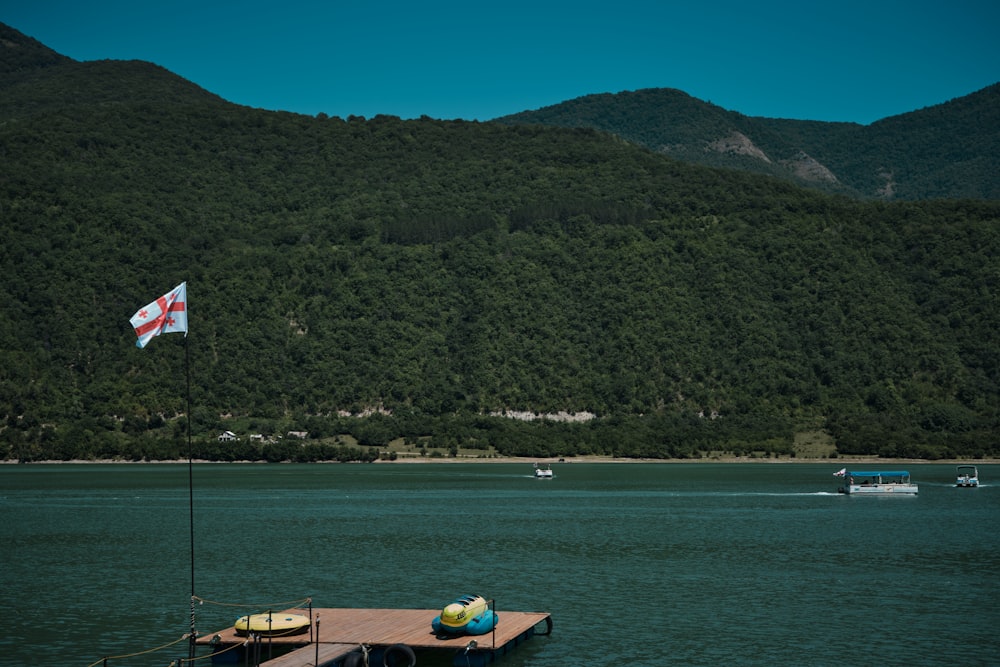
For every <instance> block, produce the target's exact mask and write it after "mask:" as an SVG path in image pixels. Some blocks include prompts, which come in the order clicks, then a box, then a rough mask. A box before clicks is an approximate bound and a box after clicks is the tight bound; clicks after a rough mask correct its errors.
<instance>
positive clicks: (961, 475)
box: [955, 465, 979, 488]
mask: <svg viewBox="0 0 1000 667" xmlns="http://www.w3.org/2000/svg"><path fill="white" fill-rule="evenodd" d="M957 473H958V478H957V479H956V480H955V486H960V487H964V488H975V487H977V486H979V470H978V469H977V468H976V466H970V465H962V466H958V468H957Z"/></svg>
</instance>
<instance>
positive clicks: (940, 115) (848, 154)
mask: <svg viewBox="0 0 1000 667" xmlns="http://www.w3.org/2000/svg"><path fill="white" fill-rule="evenodd" d="M497 122H502V123H506V124H512V125H514V124H517V125H520V124H542V125H549V126H557V127H590V128H595V129H599V130H603V131H605V132H611V133H614V134H617V135H618V136H621V137H623V138H624V139H627V140H628V141H631V142H634V143H636V144H639V145H641V146H645V147H647V148H649V149H651V150H653V151H656V152H659V153H663V154H665V155H669V156H671V157H674V158H676V159H678V160H683V161H685V162H692V163H695V164H705V165H709V166H718V167H726V168H731V169H740V170H745V171H752V172H756V173H764V174H770V175H772V176H776V177H778V178H782V179H785V180H789V181H792V182H794V183H798V184H800V185H805V186H808V187H811V188H817V189H820V190H824V191H827V192H833V193H841V194H846V195H849V196H852V197H858V198H864V199H880V200H885V201H889V200H898V199H907V200H923V199H938V198H948V199H956V198H981V199H994V200H995V199H1000V177H998V174H1000V83H998V84H994V85H992V86H990V87H988V88H984V89H983V90H980V91H978V92H976V93H973V94H971V95H967V96H965V97H962V98H959V99H955V100H951V101H949V102H945V103H943V104H940V105H937V106H933V107H929V108H926V109H920V110H918V111H913V112H910V113H906V114H902V115H899V116H893V117H891V118H885V119H883V120H880V121H878V122H875V123H872V124H871V125H859V124H856V123H827V122H819V121H800V120H787V119H779V118H756V117H748V116H744V115H742V114H740V113H737V112H735V111H727V110H725V109H722V108H721V107H717V106H715V105H713V104H711V103H708V102H702V101H701V100H698V99H695V98H693V97H691V96H689V95H687V94H685V93H683V92H681V91H679V90H671V89H665V88H660V89H648V90H638V91H634V92H623V93H618V94H601V95H588V96H586V97H581V98H577V99H574V100H569V101H567V102H563V103H561V104H557V105H554V106H550V107H545V108H543V109H538V110H534V111H524V112H521V113H518V114H514V115H512V116H506V117H504V118H500V119H497Z"/></svg>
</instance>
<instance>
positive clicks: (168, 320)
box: [129, 282, 188, 348]
mask: <svg viewBox="0 0 1000 667" xmlns="http://www.w3.org/2000/svg"><path fill="white" fill-rule="evenodd" d="M129 322H130V323H131V324H132V328H133V329H135V335H136V336H138V337H139V340H137V341H136V342H135V346H136V347H138V348H143V347H146V345H147V344H148V343H149V341H151V340H153V338H155V337H156V336H159V335H160V334H161V333H174V332H175V331H183V332H184V335H185V336H187V330H188V319H187V283H186V282H183V283H181V284H180V285H178V286H177V287H175V288H173V289H172V290H170V291H169V292H167V293H166V294H164V295H163V296H161V297H160V298H159V299H157V300H156V301H154V302H152V303H149V304H146V305H145V306H143V307H142V308H140V309H139V310H137V311H136V313H135V315H133V316H132V319H130V320H129Z"/></svg>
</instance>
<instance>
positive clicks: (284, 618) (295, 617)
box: [234, 612, 311, 637]
mask: <svg viewBox="0 0 1000 667" xmlns="http://www.w3.org/2000/svg"><path fill="white" fill-rule="evenodd" d="M310 623H311V621H310V620H309V617H308V616H303V615H302V614H289V613H286V612H269V613H266V614H254V615H252V616H240V617H239V618H238V619H236V624H235V626H234V627H235V628H236V634H238V635H241V636H246V635H248V634H250V633H254V634H258V635H263V636H264V637H283V636H285V635H297V634H301V633H303V632H306V631H307V630H308V629H309V625H310Z"/></svg>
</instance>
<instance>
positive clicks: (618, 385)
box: [0, 26, 1000, 461]
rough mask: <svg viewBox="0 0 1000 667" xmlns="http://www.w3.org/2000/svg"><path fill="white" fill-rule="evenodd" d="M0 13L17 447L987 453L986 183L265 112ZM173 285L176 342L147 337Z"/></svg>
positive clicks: (2, 175) (999, 356)
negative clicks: (32, 31) (825, 187)
mask: <svg viewBox="0 0 1000 667" xmlns="http://www.w3.org/2000/svg"><path fill="white" fill-rule="evenodd" d="M0 30H2V33H0V155H2V156H3V159H2V160H0V230H2V235H3V245H2V248H0V270H2V275H3V278H2V280H0V299H2V302H3V304H4V306H3V310H4V316H3V318H0V418H2V422H0V459H8V460H21V461H33V460H44V459H88V458H90V459H106V458H120V459H127V460H153V459H172V458H183V457H185V456H187V454H188V443H187V433H188V432H189V431H188V429H189V428H190V433H191V434H192V435H193V445H194V453H195V455H196V456H197V457H199V458H208V459H215V460H242V459H263V460H270V461H280V460H371V459H373V458H376V457H384V456H387V455H388V454H387V452H389V451H392V452H396V451H397V450H403V449H409V450H413V451H433V452H435V453H441V454H442V455H449V456H451V455H456V454H459V453H461V454H462V455H469V456H494V455H524V456H578V455H584V454H607V455H616V456H626V457H649V458H699V457H705V456H711V455H713V454H714V453H720V452H725V453H735V454H744V455H752V456H796V455H800V454H801V452H802V450H801V448H800V445H801V443H802V442H804V441H808V442H815V441H819V442H823V443H827V445H828V454H827V455H830V456H844V455H878V456H883V457H922V458H928V459H936V458H942V457H948V458H955V457H985V456H998V455H1000V442H998V438H997V434H998V433H1000V411H998V409H1000V345H998V340H997V336H996V333H995V332H996V331H998V325H1000V308H998V305H1000V304H998V296H997V289H998V285H1000V228H998V220H1000V202H997V201H991V200H987V199H949V200H925V201H908V202H879V201H864V200H858V199H855V198H850V197H846V196H843V195H831V194H828V193H821V192H817V191H815V190H812V189H808V188H802V187H799V186H797V185H794V184H792V183H789V182H787V181H784V180H781V179H777V178H773V177H770V176H767V175H760V174H754V173H749V172H745V171H737V170H731V169H717V168H711V167H707V166H699V165H692V164H689V163H685V162H681V161H678V160H675V159H673V158H671V157H670V156H668V155H664V154H663V153H661V152H657V151H653V150H649V149H648V148H645V147H642V146H638V145H636V144H634V143H630V142H627V141H623V140H622V139H621V138H620V137H619V136H617V135H614V134H611V133H606V132H602V131H599V130H597V129H593V128H559V127H546V126H541V125H519V124H515V125H511V124H507V123H493V122H488V123H479V122H465V121H441V120H434V119H430V118H423V119H419V120H412V121H403V120H400V119H398V118H394V117H389V116H378V117H375V118H371V119H365V118H360V117H350V118H347V119H343V118H333V117H326V116H324V115H322V114H321V115H319V116H318V117H308V116H302V115H296V114H289V113H276V112H269V111H263V110H258V109H249V108H246V107H239V106H236V105H232V104H229V103H227V102H225V101H224V100H222V99H220V98H218V97H217V96H215V95H213V94H211V93H209V92H207V91H204V90H202V89H200V88H198V87H197V86H194V85H193V84H191V83H190V82H187V81H184V80H183V79H180V78H178V77H176V76H175V75H173V74H171V73H169V72H167V71H166V70H163V69H162V68H160V67H157V66H155V65H152V64H149V63H142V62H121V61H101V62H83V63H81V62H75V61H72V60H69V59H67V58H64V57H62V56H59V55H58V54H55V53H53V52H51V51H50V50H48V49H47V48H46V47H44V46H43V45H41V44H38V43H37V42H35V41H34V40H31V39H30V38H27V37H25V36H24V35H21V34H20V33H18V32H17V31H15V30H13V29H11V28H7V27H5V26H0ZM994 178H995V176H994ZM182 281H186V282H187V286H188V300H189V304H188V307H189V327H190V329H189V334H188V335H187V336H186V337H184V336H182V335H176V334H174V335H167V336H163V337H160V338H157V339H154V341H153V342H152V343H151V344H150V345H149V347H147V348H146V349H138V348H136V347H135V335H134V333H133V332H132V330H131V327H130V326H129V323H128V320H129V318H130V317H131V315H132V314H133V313H134V312H135V311H136V310H137V309H138V308H139V307H140V306H143V305H144V304H146V303H148V302H149V301H151V300H153V299H154V298H156V297H158V296H160V295H161V294H164V293H165V292H167V291H168V290H170V289H171V288H173V287H174V286H175V285H177V284H179V283H181V282H182ZM188 378H190V399H191V401H190V405H191V409H190V411H189V410H188V402H187V397H188V382H187V380H188ZM510 412H519V413H528V414H531V415H536V416H542V417H544V416H546V415H551V416H555V415H560V414H568V415H572V416H575V419H574V420H564V421H560V420H558V419H555V418H538V419H534V420H530V421H527V420H520V419H512V418H509V417H508V416H504V415H506V414H508V413H510ZM189 413H190V414H189ZM227 430H228V431H232V432H234V433H236V434H237V435H239V436H240V438H241V439H240V440H239V441H236V442H220V441H219V440H218V436H219V434H220V433H222V432H223V431H227ZM292 431H294V432H298V433H301V434H307V435H305V437H304V439H298V438H289V437H288V434H289V432H292ZM251 435H259V436H261V437H260V438H259V439H253V440H251V438H250V436H251ZM393 455H395V454H393Z"/></svg>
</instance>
